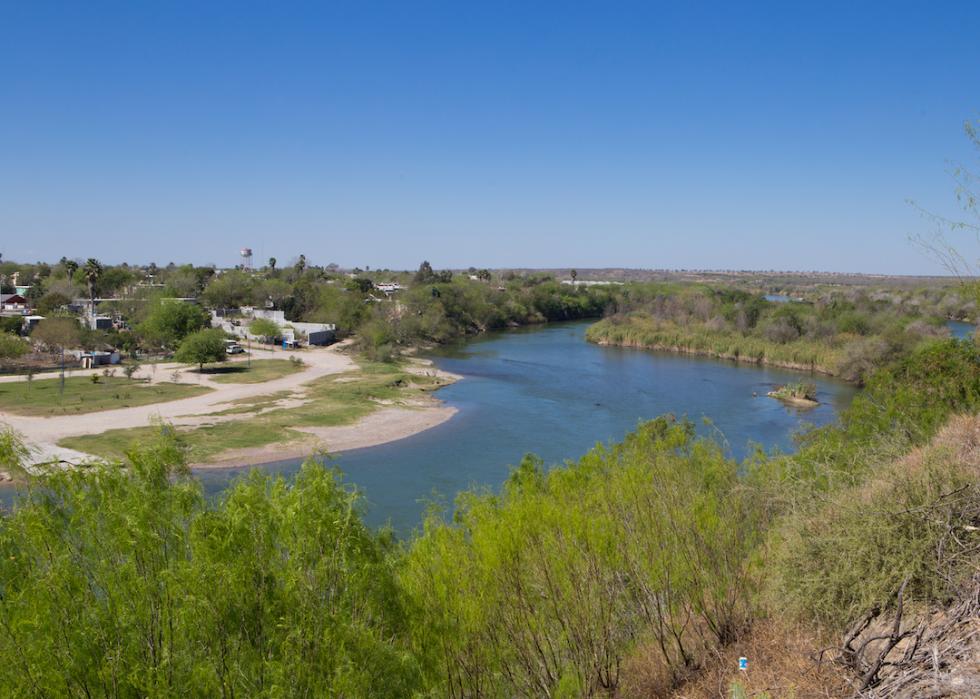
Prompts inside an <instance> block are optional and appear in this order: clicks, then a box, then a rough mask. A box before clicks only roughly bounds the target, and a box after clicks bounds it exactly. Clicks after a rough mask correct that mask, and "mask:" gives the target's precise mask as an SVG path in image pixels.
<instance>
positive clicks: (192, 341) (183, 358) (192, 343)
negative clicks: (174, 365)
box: [174, 328, 227, 371]
mask: <svg viewBox="0 0 980 699" xmlns="http://www.w3.org/2000/svg"><path fill="white" fill-rule="evenodd" d="M225 339H226V338H225V333H224V332H223V331H222V330H218V329H217V328H213V329H208V330H198V331H197V332H196V333H193V334H191V335H188V336H187V337H185V338H184V340H183V342H181V343H180V347H178V348H177V353H176V354H175V355H174V357H175V358H176V359H177V361H178V362H184V363H185V364H197V366H198V369H199V370H202V371H203V370H204V365H205V364H209V363H211V362H223V361H224V360H225V358H226V357H227V351H226V350H225Z"/></svg>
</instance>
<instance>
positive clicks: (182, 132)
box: [0, 0, 980, 273]
mask: <svg viewBox="0 0 980 699" xmlns="http://www.w3.org/2000/svg"><path fill="white" fill-rule="evenodd" d="M978 36H980V3H978V2H969V3H968V2H962V3H956V2H943V3H928V2H915V3H906V2H895V1H893V2H887V3H884V2H883V3H873V2H846V3H834V2H814V3H785V2H779V3H765V4H764V3H696V2H691V3H687V2H684V3H654V2H644V3H635V4H631V3H618V2H605V3H600V2H596V3H568V2H565V3H543V2H542V3H527V2H515V3H505V2H493V3H467V2H445V3H434V2H424V1H421V2H402V3H391V4H383V3H370V2H356V3H353V2H345V3H335V4H329V3H309V4H304V3H295V2H288V3H271V2H263V3H258V2H247V1H243V0H239V1H238V2H233V3H232V2H229V3H217V2H211V3H191V2H188V3H178V2H157V3H154V2H136V3H133V2H115V3H112V2H99V1H94V2H86V3H79V2H70V3H69V2H66V3H45V2H39V1H32V2H4V1H2V0H0V252H2V253H3V255H4V257H5V258H7V259H21V260H35V259H47V260H56V259H58V258H60V257H61V256H62V255H68V256H69V257H88V256H92V255H95V256H98V257H100V258H102V259H103V260H105V261H107V262H119V261H122V260H128V261H130V262H144V263H145V262H150V261H155V262H157V263H158V264H161V263H166V262H169V261H171V260H174V261H177V262H181V261H193V262H195V263H215V264H219V265H231V264H234V263H235V262H236V261H237V251H238V249H239V248H240V247H242V246H243V245H249V246H251V247H252V248H253V249H254V250H255V252H256V255H257V256H258V257H259V258H260V259H263V260H264V259H266V258H268V257H269V256H275V257H277V258H278V259H279V261H280V264H283V263H288V262H289V261H290V260H292V259H293V258H295V257H296V256H297V255H298V254H299V253H304V254H306V256H307V258H309V259H310V260H311V261H312V262H314V263H318V264H326V263H328V262H337V263H339V264H342V265H347V266H355V265H359V266H364V265H370V266H371V267H372V268H373V267H392V268H411V267H415V266H417V265H418V263H419V262H420V261H421V260H422V259H423V258H425V259H429V260H431V261H432V263H433V265H434V266H436V267H448V266H453V267H459V266H464V267H465V266H469V265H476V266H491V267H501V266H529V267H542V266H555V267H559V266H574V267H583V268H584V267H603V266H617V267H619V266H625V267H669V268H750V269H770V268H774V269H821V270H834V271H867V272H885V273H933V272H937V271H941V270H940V269H939V268H938V266H937V265H936V264H934V263H933V262H931V261H930V260H929V259H928V258H926V257H925V256H924V255H923V254H922V253H921V252H920V251H919V250H918V249H917V248H916V247H915V246H913V245H910V244H909V243H908V242H907V239H908V236H909V234H914V233H921V232H928V230H929V226H928V224H927V223H926V222H925V221H923V220H922V219H921V218H920V217H919V216H918V215H917V214H916V213H915V211H914V210H913V209H912V207H910V206H909V205H908V204H907V203H906V199H909V198H912V199H915V200H916V201H917V202H919V203H920V204H922V205H923V206H925V207H927V208H929V209H932V210H935V211H937V212H941V213H955V212H956V207H955V201H954V199H953V193H952V190H953V185H952V182H951V181H950V179H949V176H948V174H947V170H948V169H949V162H950V161H953V160H964V161H966V162H969V161H970V160H971V159H972V160H973V162H974V163H976V162H977V160H978V159H977V154H976V153H975V152H974V151H973V150H972V149H971V147H970V145H969V143H968V142H967V140H966V138H965V137H964V136H963V130H962V124H963V122H964V121H965V120H967V119H976V118H978V117H980V41H977V37H978ZM978 169H980V168H978ZM964 248H966V249H968V250H969V248H968V246H967V245H966V243H965V242H964Z"/></svg>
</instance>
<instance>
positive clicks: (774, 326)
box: [0, 255, 976, 380]
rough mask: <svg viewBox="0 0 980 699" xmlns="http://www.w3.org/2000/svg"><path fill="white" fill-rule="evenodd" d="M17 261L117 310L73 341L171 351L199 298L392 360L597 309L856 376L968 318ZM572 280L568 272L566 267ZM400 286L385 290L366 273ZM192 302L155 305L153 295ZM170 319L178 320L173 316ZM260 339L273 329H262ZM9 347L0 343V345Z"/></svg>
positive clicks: (869, 295) (617, 292) (631, 323)
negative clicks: (111, 321)
mask: <svg viewBox="0 0 980 699" xmlns="http://www.w3.org/2000/svg"><path fill="white" fill-rule="evenodd" d="M14 271H16V272H18V273H19V277H20V278H21V279H23V280H25V281H27V282H29V283H30V284H31V289H30V293H31V295H32V296H33V297H34V299H35V301H36V302H37V305H38V309H39V310H40V311H41V312H42V314H44V315H46V316H57V315H64V314H67V307H68V305H69V303H70V301H71V299H73V298H75V297H76V296H78V295H79V294H81V293H83V292H84V293H86V294H87V295H88V296H90V297H92V298H95V297H100V298H105V297H113V299H114V300H111V301H103V302H102V303H101V304H100V306H99V311H100V312H101V313H107V314H113V315H115V316H117V317H121V318H123V319H125V321H126V326H125V327H124V328H123V331H122V332H118V331H110V332H108V333H106V334H101V333H96V332H88V331H84V330H82V331H81V336H80V339H79V341H80V342H81V343H83V346H95V345H97V344H111V345H114V346H117V347H121V348H123V349H125V350H135V349H137V348H142V349H145V350H151V351H160V350H165V351H173V350H175V349H176V347H177V346H178V345H179V342H180V341H181V340H182V339H183V337H185V336H186V335H187V334H189V333H190V332H194V331H197V330H201V329H203V328H205V327H206V325H207V323H206V313H205V311H204V310H203V309H204V308H213V309H234V308H238V307H241V306H256V307H260V308H273V309H278V310H282V311H283V312H284V314H285V317H286V319H287V320H289V321H311V322H325V323H334V324H336V325H337V326H338V332H339V334H340V335H341V336H343V335H358V336H359V338H360V345H361V347H362V349H364V350H365V351H366V352H367V353H368V354H369V355H370V356H371V357H372V358H375V359H387V358H391V357H393V356H396V355H397V354H398V352H399V350H400V349H401V348H404V347H406V346H411V345H416V344H419V343H445V342H450V341H452V340H454V339H457V338H459V337H462V336H464V335H467V334H472V333H478V332H483V331H486V330H492V329H497V328H505V327H510V326H518V325H525V324H529V323H539V322H546V321H556V320H572V319H578V318H593V317H600V316H603V315H609V316H610V317H609V318H608V320H606V321H605V322H604V323H602V324H600V325H598V326H597V327H596V328H595V329H593V331H592V333H591V337H592V339H594V340H596V341H601V342H611V343H622V344H642V345H647V346H657V347H664V348H668V349H680V350H682V351H696V352H700V353H706V354H716V355H720V356H736V357H740V358H748V359H752V360H760V359H761V360H766V361H773V362H776V363H783V364H787V365H790V366H802V367H809V368H815V369H819V370H823V371H827V372H830V373H835V374H839V375H842V376H845V377H847V378H850V379H853V380H860V379H861V378H862V377H863V376H864V375H865V374H867V373H868V371H869V370H870V369H871V368H872V367H874V366H876V365H878V364H880V363H882V362H885V361H887V360H888V359H890V358H892V357H895V356H898V355H900V354H902V353H903V352H905V351H907V350H908V349H909V348H910V347H911V346H913V345H915V344H916V343H917V342H918V341H919V340H920V339H921V338H924V337H930V336H936V335H941V334H942V333H943V328H942V320H943V319H945V318H965V317H972V315H973V314H975V312H976V308H975V304H974V302H973V301H972V299H971V297H970V296H969V295H968V294H962V293H960V291H959V290H958V289H957V288H955V287H945V288H943V287H935V288H928V289H874V288H851V289H843V290H841V289H830V288H828V289H816V290H814V289H809V290H808V291H807V301H806V302H804V303H784V304H779V303H770V302H767V301H765V299H764V298H763V297H762V296H761V295H760V294H758V293H755V292H749V291H744V290H740V289H738V288H736V287H732V286H727V287H708V286H703V285H697V284H679V283H674V284H669V283H629V284H626V285H623V286H616V285H608V286H588V287H582V286H579V285H568V284H561V283H559V282H558V280H556V279H555V278H554V277H553V276H551V275H548V274H524V275H517V274H514V273H507V274H504V275H502V276H501V275H494V274H493V273H492V272H490V271H489V270H486V269H477V268H475V267H473V268H470V269H469V270H468V271H467V272H466V273H463V274H453V273H452V272H451V271H449V270H442V271H437V270H435V269H433V267H432V265H431V264H430V263H429V262H427V261H426V262H423V263H422V264H421V265H420V266H419V268H418V270H417V271H416V272H414V273H408V272H401V273H398V272H390V271H388V270H384V271H378V270H375V271H374V272H372V271H370V270H360V269H358V270H355V271H354V272H353V273H351V274H341V273H340V272H339V270H338V269H337V267H336V265H328V266H326V267H318V266H315V265H312V264H310V263H309V262H308V261H307V260H306V258H305V257H304V256H302V255H300V256H299V257H298V258H297V260H296V261H295V262H294V263H293V264H291V265H290V266H286V267H280V266H278V264H277V262H276V260H275V259H274V258H273V259H270V260H269V264H268V265H267V266H266V267H264V268H262V269H261V270H256V271H245V270H241V269H234V270H224V271H220V272H219V271H217V270H215V269H214V268H213V267H194V266H192V265H182V266H177V265H174V264H172V263H171V264H170V265H168V266H166V267H162V268H158V267H157V266H156V265H147V266H145V267H133V266H129V265H125V264H123V265H116V266H106V265H102V264H101V263H99V262H98V261H97V260H94V259H92V260H88V261H86V262H84V263H79V262H76V261H73V260H68V259H64V258H63V259H62V260H61V261H60V262H59V263H58V264H56V265H53V266H51V265H44V264H41V263H38V264H37V265H17V264H15V263H10V262H5V263H2V264H0V279H4V278H7V277H9V276H11V275H12V274H13V272H14ZM574 276H576V277H577V273H576V274H575V275H574ZM381 281H396V282H398V283H400V284H401V285H402V286H404V287H407V288H406V289H405V290H404V291H401V292H399V293H398V294H397V295H396V296H395V297H394V298H388V297H386V296H385V295H384V294H383V293H381V292H380V291H378V290H377V288H376V283H379V282H381ZM166 298H193V299H196V300H197V301H198V304H199V305H198V306H195V305H194V304H183V305H180V304H172V305H170V306H165V305H163V302H162V301H161V299H166ZM178 315H179V316H180V317H177V316H178ZM269 336H270V337H271V336H272V335H271V334H269ZM22 350H23V346H22V345H18V344H17V343H12V342H10V341H9V340H7V341H3V340H0V354H3V355H5V356H7V357H12V356H16V355H17V354H18V353H19V352H21V351H22Z"/></svg>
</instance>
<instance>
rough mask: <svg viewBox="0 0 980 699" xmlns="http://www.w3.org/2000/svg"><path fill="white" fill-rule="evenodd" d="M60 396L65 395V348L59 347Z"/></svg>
mask: <svg viewBox="0 0 980 699" xmlns="http://www.w3.org/2000/svg"><path fill="white" fill-rule="evenodd" d="M60 390H61V397H62V398H64V396H65V348H64V347H62V348H61V389H60Z"/></svg>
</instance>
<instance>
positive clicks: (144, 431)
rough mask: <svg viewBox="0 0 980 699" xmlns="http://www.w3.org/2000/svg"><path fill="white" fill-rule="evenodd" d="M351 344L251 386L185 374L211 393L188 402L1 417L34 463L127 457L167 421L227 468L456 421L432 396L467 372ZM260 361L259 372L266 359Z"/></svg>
mask: <svg viewBox="0 0 980 699" xmlns="http://www.w3.org/2000/svg"><path fill="white" fill-rule="evenodd" d="M346 349H347V348H346V347H344V346H343V345H335V346H333V347H331V348H327V349H317V350H308V351H305V352H302V353H301V358H302V362H292V363H290V364H291V367H292V368H293V369H294V370H293V371H292V372H291V373H289V374H288V375H285V376H278V375H275V376H273V377H272V378H270V379H269V380H261V379H262V378H264V377H265V375H263V376H257V379H256V380H255V382H252V383H249V382H240V383H224V382H221V381H219V380H217V379H222V378H227V377H224V376H223V375H214V376H212V375H209V374H203V375H199V374H197V373H196V372H190V371H183V372H181V378H182V380H183V381H184V382H187V380H188V379H191V380H193V381H194V384H186V385H188V388H190V387H193V388H195V390H205V391H208V392H207V393H205V394H203V395H197V396H194V397H190V398H183V399H180V400H171V401H161V402H159V403H155V404H153V405H144V406H126V407H120V408H116V409H110V410H101V411H94V412H89V413H84V414H71V415H56V416H49V417H42V416H28V415H17V414H14V413H12V412H0V422H3V423H6V424H7V426H9V427H10V428H11V429H13V430H15V431H16V432H18V433H19V434H21V435H22V436H23V437H24V439H25V440H26V441H27V442H28V443H29V444H31V445H32V447H34V453H33V455H32V457H31V458H30V463H31V464H42V463H51V462H61V463H65V464H78V463H84V462H86V461H91V460H93V459H108V460H118V459H122V458H124V457H125V454H126V452H127V451H128V449H129V448H130V447H131V446H132V445H133V444H136V443H141V442H145V441H146V440H148V439H152V438H153V437H154V436H155V435H156V433H157V432H158V431H159V429H160V427H159V426H160V425H161V424H166V425H168V426H170V427H173V428H174V429H175V430H176V431H177V432H178V434H179V435H180V436H181V438H182V439H183V440H184V442H185V443H186V444H187V447H188V451H189V458H190V461H191V462H193V463H194V464H195V465H197V466H204V465H207V464H210V463H212V462H213V463H215V464H216V465H218V466H222V467H227V466H228V465H229V464H235V463H237V464H240V465H243V466H246V465H253V464H259V463H265V462H268V461H271V460H276V459H279V458H288V457H289V456H292V455H306V454H308V453H311V452H312V451H313V450H316V449H325V450H329V451H341V450H348V449H355V448H360V447H364V446H371V445H376V444H383V443H385V442H389V441H393V440H397V439H402V438H404V437H406V436H410V435H412V434H416V433H417V432H419V431H422V430H425V429H429V428H430V427H432V426H435V425H437V424H440V423H441V422H444V421H445V420H448V419H449V418H450V417H452V414H453V412H454V411H451V410H448V409H446V408H445V406H443V405H442V402H441V401H439V400H438V399H437V398H435V397H434V396H432V395H431V392H432V391H435V390H437V389H438V388H441V387H442V386H445V385H447V384H449V383H452V382H454V381H456V380H458V379H459V378H460V377H459V376H457V375H454V374H450V373H449V372H443V371H440V370H439V369H437V368H436V367H435V366H434V365H433V364H432V363H431V362H430V361H428V360H425V359H411V360H408V361H405V362H401V363H399V364H378V363H371V362H365V361H363V360H359V359H355V358H354V357H352V356H350V355H349V354H347V352H346ZM254 354H255V355H256V357H254V358H253V359H258V358H259V357H268V360H267V362H266V363H268V361H271V360H272V358H273V357H275V358H280V357H281V356H282V355H281V353H272V352H263V351H261V350H260V351H256V352H255V353H254ZM297 359H299V357H297ZM284 363H285V362H284ZM237 364H241V365H242V366H244V364H245V363H244V362H238V363H236V365H237ZM256 364H257V365H258V366H256V369H258V368H259V367H260V366H261V362H256ZM266 373H268V372H266ZM250 376H251V375H248V376H243V377H242V378H249V377H250ZM158 377H159V378H163V377H162V375H161V374H159V373H158V374H155V376H154V377H153V378H155V379H158ZM236 378H237V377H236ZM158 380H159V379H158ZM154 383H157V382H154ZM168 385H169V384H168ZM175 385H179V386H183V385H185V384H184V383H181V384H176V382H175ZM107 428H109V429H107Z"/></svg>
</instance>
